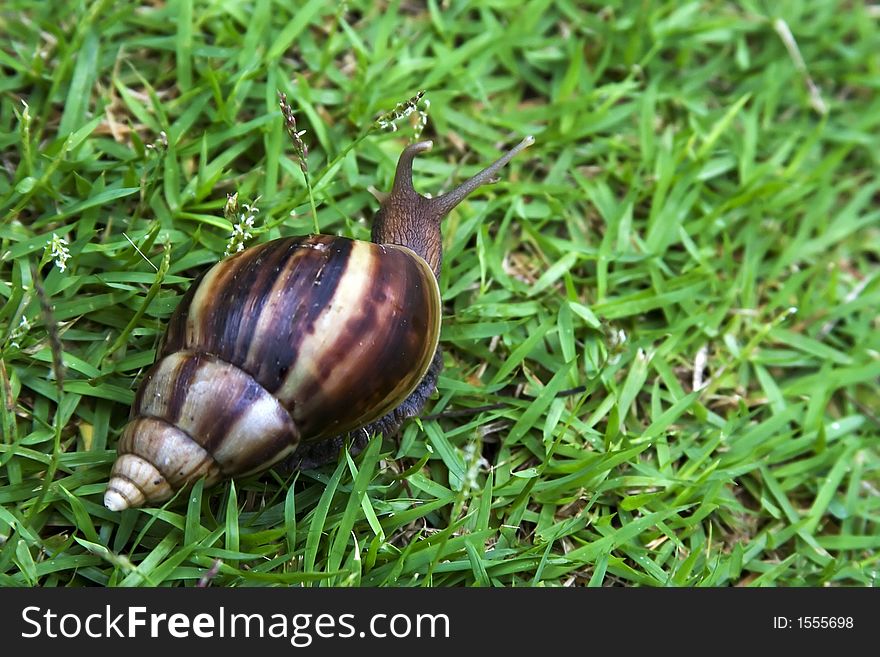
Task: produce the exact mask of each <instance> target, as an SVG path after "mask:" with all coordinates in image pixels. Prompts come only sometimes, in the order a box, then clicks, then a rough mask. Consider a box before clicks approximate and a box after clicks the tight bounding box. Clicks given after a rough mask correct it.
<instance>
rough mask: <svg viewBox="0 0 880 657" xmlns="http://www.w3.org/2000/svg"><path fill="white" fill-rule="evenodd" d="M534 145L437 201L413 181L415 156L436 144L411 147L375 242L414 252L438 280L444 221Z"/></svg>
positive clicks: (378, 220)
mask: <svg viewBox="0 0 880 657" xmlns="http://www.w3.org/2000/svg"><path fill="white" fill-rule="evenodd" d="M533 143H535V140H534V138H533V137H531V136H529V137H526V138H525V139H523V140H522V141H521V142H520V143H519V144H517V145H516V146H514V147H513V148H511V149H510V150H509V151H507V152H506V153H504V155H502V156H501V157H500V158H498V159H497V160H496V161H495V162H493V163H492V164H490V165H489V166H488V167H486V168H485V169H483V170H482V171H480V172H479V173H478V174H476V175H475V176H473V177H471V178H469V179H468V180H465V181H464V182H463V183H461V184H460V185H459V186H458V187H456V188H455V189H453V190H451V191H449V192H446V193H445V194H443V195H442V196H437V197H435V198H426V197H424V196H422V195H421V194H419V193H418V192H417V191H416V190H415V188H414V187H413V181H412V163H413V160H414V159H415V156H416V155H418V154H419V153H424V152H425V151H429V150H430V149H431V146H432V145H433V144H432V142H430V141H420V142H416V143H415V144H410V145H409V146H407V147H406V149H404V151H403V153H401V155H400V160H399V161H398V162H397V173H395V175H394V184H393V185H392V187H391V192H390V193H389V194H388V195H387V196H385V198H384V200H383V201H382V203H381V206H380V208H379V211H378V212H377V213H376V217H375V219H374V220H373V235H372V240H373V242H376V243H377V244H400V245H402V246H406V247H408V248H410V249H412V250H413V251H415V252H416V253H417V254H418V255H420V256H421V257H422V258H424V259H425V261H426V262H427V263H428V265H430V267H431V269H432V270H433V271H434V275H435V276H439V275H440V262H441V260H442V257H443V254H442V237H441V234H440V222H441V220H442V219H443V217H445V216H446V215H447V214H449V212H450V211H451V210H452V209H453V208H454V207H455V206H456V205H458V204H459V203H461V202H462V201H463V200H464V199H465V198H466V197H467V196H468V195H469V194H470V193H471V192H473V191H474V190H475V189H477V188H478V187H481V186H482V185H486V184H488V183H492V182H496V181H497V178H496V176H495V174H497V173H498V171H499V170H500V169H501V168H502V167H504V165H506V164H507V163H508V162H510V160H511V159H512V158H513V157H514V156H515V155H516V154H517V153H519V152H520V151H523V150H525V149H526V148H528V147H529V146H531V145H532V144H533Z"/></svg>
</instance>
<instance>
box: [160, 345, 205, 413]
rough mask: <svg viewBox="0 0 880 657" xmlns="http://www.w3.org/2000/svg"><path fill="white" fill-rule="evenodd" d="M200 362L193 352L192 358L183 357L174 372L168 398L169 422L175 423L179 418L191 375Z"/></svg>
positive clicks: (187, 392) (193, 374)
mask: <svg viewBox="0 0 880 657" xmlns="http://www.w3.org/2000/svg"><path fill="white" fill-rule="evenodd" d="M199 364H200V361H199V356H198V354H194V355H193V357H192V358H187V359H185V360H184V361H183V362H182V363H181V364H180V366H179V368H178V369H177V371H176V372H175V373H174V374H175V376H174V385H173V386H172V387H171V390H170V391H169V393H168V394H169V395H170V397H169V399H168V415H167V416H166V418H165V419H166V420H168V422H169V423H170V424H177V421H178V420H179V419H180V411H181V408H182V407H183V403H184V402H185V401H186V396H187V395H188V394H189V387H190V385H191V384H192V380H193V377H194V376H195V373H196V370H197V369H198V367H199Z"/></svg>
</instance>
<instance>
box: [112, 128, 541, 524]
mask: <svg viewBox="0 0 880 657" xmlns="http://www.w3.org/2000/svg"><path fill="white" fill-rule="evenodd" d="M530 143H531V138H527V139H526V140H524V141H523V142H521V143H520V144H519V145H518V146H516V147H515V148H513V149H512V150H510V151H508V152H507V153H505V154H504V156H502V157H501V158H500V159H498V160H497V161H496V162H495V163H494V164H492V165H491V166H489V167H487V168H486V169H484V170H483V171H481V172H480V173H479V174H477V175H476V176H474V177H473V178H471V179H469V180H467V181H466V182H464V183H463V184H462V185H461V186H459V187H458V188H456V189H455V190H453V191H451V192H449V193H447V194H444V195H442V196H439V197H437V198H434V199H427V198H425V197H423V196H421V195H419V194H418V193H417V192H416V191H415V190H414V189H413V186H412V161H413V159H414V157H415V155H416V154H417V153H419V152H422V151H425V150H428V149H429V148H430V147H431V142H419V143H416V144H412V145H410V146H409V147H407V148H406V149H405V150H404V152H403V154H402V155H401V157H400V161H399V163H398V168H397V173H396V175H395V181H394V185H393V187H392V190H391V193H390V194H389V195H388V196H387V197H386V198H385V200H384V201H383V202H382V204H381V207H380V209H379V212H378V213H377V215H376V217H375V220H374V224H373V234H372V241H371V242H366V241H360V240H352V239H348V238H344V237H335V236H328V235H310V236H306V237H288V238H281V239H276V240H272V241H270V242H266V243H264V244H259V245H256V246H253V247H251V248H249V249H246V250H244V251H242V252H241V253H238V254H236V255H234V256H232V257H230V258H227V259H226V260H224V261H221V262H219V263H218V264H216V265H214V266H213V267H212V268H211V269H210V270H208V271H207V272H206V273H205V274H204V275H203V276H201V277H200V278H199V279H198V280H197V281H196V282H195V283H194V284H193V285H192V286H190V288H189V290H188V291H187V293H186V294H185V295H184V297H183V299H182V300H181V302H180V304H179V305H178V307H177V308H176V310H175V311H174V313H173V314H172V316H171V319H170V321H169V324H168V327H167V329H166V332H165V335H164V336H163V339H162V343H161V345H160V348H159V350H158V353H157V360H156V362H155V364H154V365H153V367H152V368H151V369H150V370H149V372H148V373H147V374H146V376H145V377H144V379H143V381H142V382H141V384H140V386H139V388H138V392H137V394H136V397H135V401H134V404H133V406H132V409H131V415H130V420H129V423H128V424H127V425H126V427H125V429H124V431H123V433H122V436H121V438H120V440H119V442H118V446H117V452H118V457H117V459H116V461H115V463H114V465H113V469H112V471H111V476H110V482H109V484H108V486H107V490H106V493H105V496H104V504H105V506H107V507H108V508H109V509H111V510H114V511H119V510H123V509H125V508H129V507H138V506H143V505H145V504H157V503H161V502H163V501H165V500H167V499H169V498H170V497H172V496H173V495H174V493H175V492H176V491H177V490H179V489H181V488H184V487H186V486H188V485H190V484H192V483H194V482H195V481H196V480H198V479H200V478H204V479H205V484H206V485H212V484H215V483H217V482H219V481H222V480H224V479H228V478H231V477H235V476H239V475H247V474H252V473H256V472H260V471H262V470H265V469H267V468H269V467H271V466H272V465H275V464H277V463H278V462H279V461H281V460H283V459H285V458H287V457H291V456H292V455H293V457H294V458H295V460H296V461H297V462H298V464H299V465H300V467H311V466H314V465H318V464H320V463H321V462H322V461H325V460H328V459H330V458H333V456H335V453H336V450H337V449H338V447H339V446H340V445H341V444H342V442H343V441H344V440H345V438H346V437H347V436H350V435H353V432H357V434H358V436H359V438H360V442H361V443H362V442H363V440H364V438H365V437H366V438H368V437H369V435H371V434H373V433H380V432H381V433H384V434H385V435H389V434H390V433H393V432H394V431H395V430H396V429H397V428H398V427H399V425H400V423H401V422H403V420H405V419H406V418H407V417H412V416H413V415H416V414H417V413H418V412H419V411H420V410H421V408H422V406H423V405H424V403H425V401H426V400H427V398H428V396H429V395H430V394H431V393H432V392H433V390H434V386H435V384H436V379H437V375H438V374H439V371H440V369H441V367H442V360H441V358H440V353H439V349H438V341H439V337H440V319H441V300H440V290H439V287H438V284H437V277H438V275H439V271H440V260H441V238H440V221H441V219H442V218H443V217H444V216H445V215H446V214H447V213H448V212H449V211H450V210H451V209H452V208H453V207H455V205H457V204H458V203H459V202H461V200H463V199H464V198H465V197H466V196H467V195H468V194H469V193H470V192H471V191H473V190H474V189H476V188H477V187H478V186H480V185H482V184H485V183H486V182H489V181H490V180H492V179H493V176H494V175H495V173H496V172H497V170H498V169H500V168H501V167H503V166H504V165H505V164H506V163H507V162H508V161H509V160H510V159H511V158H512V157H513V156H514V155H515V154H516V153H518V152H519V151H520V150H522V149H524V148H525V147H527V146H528V145H529V144H530Z"/></svg>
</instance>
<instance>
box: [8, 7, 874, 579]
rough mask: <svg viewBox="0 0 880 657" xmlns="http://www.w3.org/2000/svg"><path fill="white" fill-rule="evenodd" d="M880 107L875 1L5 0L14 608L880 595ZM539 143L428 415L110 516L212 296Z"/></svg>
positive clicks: (466, 211)
mask: <svg viewBox="0 0 880 657" xmlns="http://www.w3.org/2000/svg"><path fill="white" fill-rule="evenodd" d="M524 5H525V6H524ZM773 12H777V13H773ZM878 88H880V10H878V7H877V6H875V5H870V4H867V3H858V2H857V3H836V2H819V1H812V2H808V1H803V2H798V1H791V2H783V3H763V2H757V1H754V2H749V1H743V2H738V3H737V2H711V1H705V2H690V3H679V2H612V3H587V2H577V1H574V0H570V1H566V0H560V1H558V2H551V1H549V0H533V1H530V2H526V3H522V2H519V1H518V0H517V1H513V0H475V1H474V2H459V1H456V0H452V1H451V2H445V1H443V2H438V1H436V0H430V1H429V2H427V3H422V2H390V3H385V2H381V3H373V2H366V1H365V0H358V1H354V2H346V3H340V4H339V6H338V8H337V7H336V6H335V3H326V2H324V1H323V0H308V1H300V2H293V1H287V0H285V1H283V2H282V1H280V0H275V1H273V0H241V1H238V0H215V1H211V2H208V1H207V0H167V1H166V2H159V1H152V2H133V1H132V0H113V1H111V0H96V1H93V2H86V1H85V0H82V1H80V2H74V3H68V2H62V1H61V0H52V1H49V2H38V1H36V0H29V1H26V0H6V1H5V2H4V3H3V7H2V9H0V158H2V162H0V164H2V166H0V355H2V361H0V393H2V400H3V403H2V404H0V428H2V441H0V585H7V586H8V585H12V586H196V585H199V584H200V583H201V584H202V585H205V584H206V583H208V582H210V584H211V585H212V586H266V585H294V584H295V585H300V584H302V585H309V586H326V585H336V586H373V585H384V586H429V587H448V586H614V585H617V586H620V585H622V586H688V587H691V586H805V585H806V586H826V585H828V586H872V585H874V584H875V583H876V582H877V579H878V572H880V553H878V548H880V448H878V436H880V383H878V382H880V312H878V309H880V177H878V175H877V172H878V167H880V95H878V93H877V91H878ZM421 92H424V95H422V96H421V97H419V94H420V93H421ZM279 93H283V94H285V95H286V97H287V99H288V102H289V103H290V106H291V107H292V110H293V114H294V117H295V119H296V122H297V130H305V133H304V134H301V136H300V140H301V145H297V144H295V143H294V141H293V140H291V138H290V137H289V135H288V133H287V130H286V125H285V122H284V119H283V117H282V113H281V110H280V108H279ZM410 99H411V102H410V104H409V105H407V101H410ZM395 108H396V111H395ZM527 135H533V136H534V137H535V144H534V145H532V146H531V147H530V148H529V149H528V150H526V151H525V152H524V153H522V154H520V155H518V156H517V157H516V158H515V159H514V160H513V161H512V162H511V163H510V165H509V166H508V167H507V168H505V170H504V171H503V172H502V173H501V180H500V181H499V182H498V183H497V184H494V185H492V186H488V187H483V188H481V189H480V190H479V191H477V192H476V193H474V194H473V195H472V196H471V197H470V198H469V199H468V200H467V201H465V202H464V203H462V204H461V205H460V206H459V207H458V208H457V209H456V210H454V211H453V212H452V214H451V215H450V216H449V217H448V218H447V219H446V220H445V221H444V223H443V243H444V256H443V264H442V272H441V276H440V288H441V291H442V300H443V319H442V334H441V339H440V344H441V347H442V349H443V354H444V356H443V358H444V370H443V373H442V375H441V376H440V378H439V382H438V386H437V392H436V393H435V394H434V395H433V396H432V397H431V399H430V400H429V401H428V404H427V406H426V407H425V409H424V410H423V412H422V415H421V417H419V418H417V419H413V420H409V421H408V422H406V423H405V425H404V426H403V429H402V430H401V432H400V433H399V434H398V435H396V436H387V437H384V439H382V437H381V436H380V437H377V438H375V439H374V440H373V441H372V442H370V444H369V446H368V447H367V449H365V450H364V451H363V452H361V453H360V454H357V455H354V456H352V455H349V454H348V453H345V452H343V453H340V455H339V457H338V459H337V460H336V461H334V462H332V463H330V464H328V465H326V466H324V467H321V468H318V469H314V470H302V471H295V472H287V471H284V470H274V471H271V472H268V473H264V474H262V475H258V476H250V477H246V478H242V479H238V480H236V481H235V482H234V483H223V484H220V485H218V486H216V487H213V488H204V487H203V486H202V485H201V484H197V485H196V486H195V487H194V488H193V489H192V490H191V491H189V493H188V494H183V495H180V496H178V497H177V498H176V499H174V500H172V501H171V502H169V503H167V504H166V505H165V506H163V507H161V508H145V509H137V510H127V511H124V512H122V513H116V512H111V511H109V510H108V509H106V508H105V507H104V506H103V503H102V500H103V494H104V489H105V486H106V482H107V478H108V474H109V471H110V467H111V465H112V463H113V460H114V458H115V453H116V452H115V447H116V442H117V440H118V438H119V436H120V434H121V431H122V428H123V427H124V425H125V423H126V421H127V418H128V412H129V407H130V405H131V403H132V401H133V399H134V395H135V391H136V389H137V385H138V383H139V381H140V380H141V378H142V377H143V374H144V373H145V371H146V370H147V369H148V368H149V366H150V365H151V364H152V362H153V360H154V358H155V354H156V348H157V345H158V342H159V339H160V337H161V336H162V333H163V331H164V327H165V325H166V322H167V320H168V318H169V316H170V315H171V312H172V311H173V309H174V308H175V306H176V304H177V303H178V301H179V300H180V298H181V296H182V295H183V293H184V292H185V291H186V289H187V287H188V286H189V284H190V282H191V281H192V280H193V279H194V278H195V277H196V276H197V275H198V274H199V273H201V272H202V271H204V270H205V269H207V268H208V267H209V266H210V265H211V264H213V263H215V262H217V261H218V260H220V259H221V258H223V257H224V253H225V252H228V251H234V250H235V249H236V248H237V247H238V244H239V243H241V244H246V245H253V244H257V243H260V242H264V241H267V240H269V239H272V238H275V237H280V236H288V235H305V234H308V233H309V232H314V231H315V227H316V226H317V227H318V229H319V230H320V231H321V232H324V233H329V234H338V235H344V236H349V237H355V238H359V239H369V235H370V218H371V216H372V215H373V214H374V213H375V212H376V209H377V208H378V201H377V200H376V198H374V195H373V193H372V192H375V191H378V192H382V191H387V190H388V189H389V188H390V185H391V181H392V179H393V175H394V168H395V165H396V162H397V158H398V156H399V154H400V152H401V151H402V149H403V148H404V147H405V146H406V145H407V144H408V143H410V142H412V141H415V140H417V139H419V138H421V139H431V140H432V141H433V143H434V147H433V150H431V151H430V152H428V153H424V154H422V155H420V156H419V158H418V159H417V160H416V165H415V185H416V188H417V189H418V190H420V191H421V192H423V193H426V194H427V193H431V194H433V195H437V194H439V193H442V192H443V191H446V190H449V189H451V188H452V187H453V186H454V185H456V184H457V183H458V182H460V181H461V180H463V179H465V178H466V177H467V176H469V175H472V174H473V173H475V172H476V171H477V170H478V169H479V168H480V167H481V166H482V165H485V164H488V163H489V162H491V161H492V160H493V159H495V157H497V154H498V153H499V152H500V150H501V149H506V148H509V147H511V146H512V145H514V144H516V143H517V142H519V141H520V140H521V139H523V138H524V137H526V136H527ZM303 156H305V158H304V157H303ZM233 194H237V197H236V199H237V203H238V204H239V205H238V209H235V210H232V211H230V210H229V209H228V208H227V202H228V198H229V195H233ZM245 206H247V207H245ZM247 217H251V219H250V220H247V221H246V218H247ZM251 224H252V225H251Z"/></svg>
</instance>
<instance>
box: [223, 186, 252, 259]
mask: <svg viewBox="0 0 880 657" xmlns="http://www.w3.org/2000/svg"><path fill="white" fill-rule="evenodd" d="M257 200H259V199H257ZM235 201H236V200H235V199H232V198H230V201H229V203H235ZM254 203H256V201H255V202H254ZM227 205H228V204H227ZM241 207H242V210H243V211H242V212H240V213H239V215H238V221H236V222H235V223H234V224H233V225H232V234H231V235H230V236H229V243H228V244H227V245H226V251H225V252H224V253H223V255H224V256H230V255H232V254H233V253H240V252H241V251H244V248H245V243H246V242H247V241H248V240H249V239H251V238H252V237H253V236H254V234H253V233H252V232H251V231H252V230H253V228H254V221H256V219H257V215H258V214H259V213H260V210H259V208H257V207H256V205H249V204H247V203H243V204H242V206H241Z"/></svg>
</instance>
